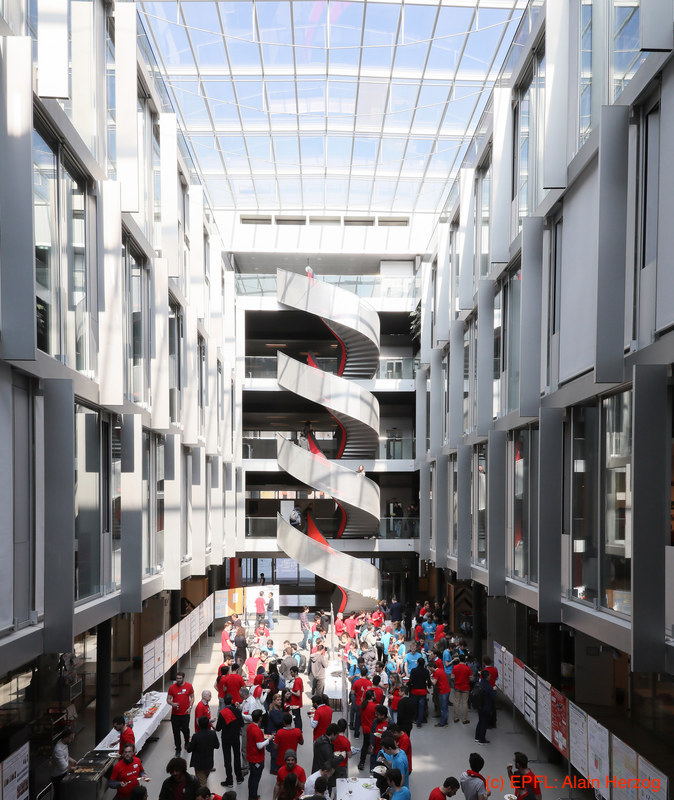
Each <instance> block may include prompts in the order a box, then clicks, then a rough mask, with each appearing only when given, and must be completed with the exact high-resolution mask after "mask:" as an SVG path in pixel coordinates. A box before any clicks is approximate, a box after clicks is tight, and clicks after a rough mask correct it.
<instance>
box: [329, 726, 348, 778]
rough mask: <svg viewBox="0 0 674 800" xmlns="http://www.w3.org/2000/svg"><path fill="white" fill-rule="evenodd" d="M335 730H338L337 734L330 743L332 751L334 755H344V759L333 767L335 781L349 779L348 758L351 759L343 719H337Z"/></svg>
mask: <svg viewBox="0 0 674 800" xmlns="http://www.w3.org/2000/svg"><path fill="white" fill-rule="evenodd" d="M337 728H338V729H339V733H338V734H337V738H336V739H335V741H334V742H333V743H332V749H333V750H334V752H335V753H344V758H343V759H342V760H341V761H340V762H339V764H338V765H337V766H336V767H335V775H334V778H335V780H337V778H348V777H349V758H350V757H351V742H350V741H349V740H348V738H347V736H346V731H347V728H348V723H347V721H346V720H345V719H338V720H337Z"/></svg>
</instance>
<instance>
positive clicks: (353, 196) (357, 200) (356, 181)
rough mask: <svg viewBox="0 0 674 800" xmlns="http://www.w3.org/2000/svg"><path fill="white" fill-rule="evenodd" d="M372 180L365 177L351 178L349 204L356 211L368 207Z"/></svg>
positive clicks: (364, 209) (365, 209)
mask: <svg viewBox="0 0 674 800" xmlns="http://www.w3.org/2000/svg"><path fill="white" fill-rule="evenodd" d="M371 194H372V181H371V180H368V179H366V178H351V184H350V186H349V205H350V206H351V207H352V208H353V209H354V210H358V211H367V210H368V209H369V207H370V195H371Z"/></svg>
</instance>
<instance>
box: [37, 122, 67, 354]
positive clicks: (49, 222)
mask: <svg viewBox="0 0 674 800" xmlns="http://www.w3.org/2000/svg"><path fill="white" fill-rule="evenodd" d="M33 217H34V225H35V291H36V295H35V305H36V316H37V346H38V348H39V349H40V350H42V351H43V352H45V353H48V354H49V355H51V356H55V355H57V354H58V353H59V352H60V337H59V320H60V314H59V262H60V259H59V249H58V181H57V171H56V155H55V153H54V152H53V151H52V149H51V147H49V145H48V144H47V143H46V142H45V141H44V139H43V138H42V137H41V136H40V135H39V134H38V133H33Z"/></svg>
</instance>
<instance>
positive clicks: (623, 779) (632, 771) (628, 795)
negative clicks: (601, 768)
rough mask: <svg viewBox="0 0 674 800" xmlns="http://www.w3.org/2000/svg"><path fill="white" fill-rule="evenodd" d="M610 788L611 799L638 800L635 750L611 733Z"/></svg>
mask: <svg viewBox="0 0 674 800" xmlns="http://www.w3.org/2000/svg"><path fill="white" fill-rule="evenodd" d="M611 766H612V768H611V778H613V780H612V781H611V789H612V791H613V800H638V798H637V796H638V793H639V790H638V788H637V778H638V777H639V775H638V764H637V751H636V750H632V748H631V747H628V745H626V744H625V742H623V741H622V740H621V739H618V737H617V736H613V735H611Z"/></svg>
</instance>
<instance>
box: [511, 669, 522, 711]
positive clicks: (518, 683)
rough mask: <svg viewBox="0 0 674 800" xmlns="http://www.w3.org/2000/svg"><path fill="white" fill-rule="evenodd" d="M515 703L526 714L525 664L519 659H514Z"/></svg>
mask: <svg viewBox="0 0 674 800" xmlns="http://www.w3.org/2000/svg"><path fill="white" fill-rule="evenodd" d="M513 703H514V704H515V708H516V709H517V710H518V711H521V712H522V713H524V663H523V662H522V661H520V660H519V658H514V659H513Z"/></svg>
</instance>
